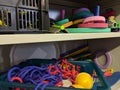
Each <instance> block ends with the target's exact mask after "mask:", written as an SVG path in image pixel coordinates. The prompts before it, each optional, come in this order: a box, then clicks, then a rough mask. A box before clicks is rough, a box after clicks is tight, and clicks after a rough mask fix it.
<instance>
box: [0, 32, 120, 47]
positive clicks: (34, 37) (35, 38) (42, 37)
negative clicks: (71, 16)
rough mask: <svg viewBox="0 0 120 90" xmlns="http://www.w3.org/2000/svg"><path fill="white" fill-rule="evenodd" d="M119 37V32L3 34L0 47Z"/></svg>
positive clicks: (0, 36)
mask: <svg viewBox="0 0 120 90" xmlns="http://www.w3.org/2000/svg"><path fill="white" fill-rule="evenodd" d="M113 37H120V32H111V33H69V34H68V33H67V34H64V33H63V34H4V35H0V45H5V44H22V43H39V42H53V41H70V40H84V39H98V38H113Z"/></svg>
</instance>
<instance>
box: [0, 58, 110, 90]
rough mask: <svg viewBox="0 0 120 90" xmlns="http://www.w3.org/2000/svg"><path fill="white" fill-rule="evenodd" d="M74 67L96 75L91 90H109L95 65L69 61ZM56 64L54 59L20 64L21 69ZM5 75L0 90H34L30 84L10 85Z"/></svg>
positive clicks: (54, 89)
mask: <svg viewBox="0 0 120 90" xmlns="http://www.w3.org/2000/svg"><path fill="white" fill-rule="evenodd" d="M69 62H70V63H72V64H74V65H79V66H81V71H84V72H87V73H89V74H92V72H93V70H94V71H95V72H96V74H97V75H98V79H97V82H95V83H94V86H93V88H92V90H111V89H110V86H109V84H108V83H107V81H106V79H105V77H104V76H103V73H102V71H101V70H100V69H99V68H98V67H97V65H96V64H95V63H94V62H92V61H88V60H86V61H69ZM47 63H53V64H54V63H56V60H55V59H30V60H27V61H25V62H22V63H20V64H19V65H20V66H21V67H25V66H30V65H35V66H39V65H41V64H47ZM6 78H7V73H4V74H1V75H0V90H15V88H20V90H24V89H23V88H25V90H34V88H35V85H32V84H19V83H15V82H14V83H11V82H8V81H7V80H6ZM39 90H41V89H39ZM45 90H89V89H76V88H66V87H46V88H45Z"/></svg>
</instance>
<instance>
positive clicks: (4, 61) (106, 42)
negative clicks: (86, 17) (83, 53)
mask: <svg viewBox="0 0 120 90" xmlns="http://www.w3.org/2000/svg"><path fill="white" fill-rule="evenodd" d="M98 4H99V5H100V7H101V8H100V10H101V13H102V12H104V11H105V10H106V9H109V8H112V9H114V10H115V12H116V20H117V21H118V22H119V14H120V12H119V7H120V6H119V5H120V1H119V0H116V1H113V0H97V1H96V0H91V1H90V0H84V1H82V0H80V1H78V0H59V1H58V0H57V1H56V0H50V1H49V9H50V10H57V11H59V10H61V9H63V8H64V9H65V10H66V15H65V17H70V16H71V15H72V10H73V9H77V8H81V7H87V8H90V9H91V10H92V11H94V9H93V8H94V7H95V6H96V5H98ZM53 18H55V17H53ZM49 42H53V43H57V44H58V48H59V53H61V52H64V51H67V50H70V49H72V48H75V47H77V46H79V45H80V44H83V43H87V44H88V45H89V47H90V49H91V51H92V52H95V51H96V50H99V49H105V50H106V51H108V52H110V55H111V57H112V63H111V65H110V67H109V68H113V69H114V71H120V66H119V64H120V61H119V58H120V56H119V51H120V32H109V33H59V34H51V33H47V34H46V33H45V34H43V33H41V34H2V35H0V54H1V55H0V70H1V72H2V71H6V70H8V69H9V68H10V66H11V64H10V56H9V55H10V51H11V48H12V46H13V45H28V46H29V45H31V44H38V43H39V44H41V43H46V44H47V43H49ZM102 59H103V60H102ZM100 60H101V61H102V62H103V63H105V58H104V57H102V58H100ZM114 88H116V87H114ZM117 89H118V87H117ZM117 89H116V90H117ZM113 90H115V89H113ZM118 90H119V89H118Z"/></svg>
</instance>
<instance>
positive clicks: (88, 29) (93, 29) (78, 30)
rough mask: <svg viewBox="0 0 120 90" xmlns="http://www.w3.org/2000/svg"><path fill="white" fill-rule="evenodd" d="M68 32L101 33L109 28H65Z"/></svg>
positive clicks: (109, 30)
mask: <svg viewBox="0 0 120 90" xmlns="http://www.w3.org/2000/svg"><path fill="white" fill-rule="evenodd" d="M66 31H67V32H68V33H95V32H96V33H102V32H111V28H66Z"/></svg>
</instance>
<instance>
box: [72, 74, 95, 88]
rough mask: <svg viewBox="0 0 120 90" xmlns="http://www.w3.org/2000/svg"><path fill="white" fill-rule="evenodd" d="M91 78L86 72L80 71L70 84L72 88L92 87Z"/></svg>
mask: <svg viewBox="0 0 120 90" xmlns="http://www.w3.org/2000/svg"><path fill="white" fill-rule="evenodd" d="M93 83H94V82H93V78H92V76H91V75H90V74H88V73H86V72H81V73H79V74H78V75H77V77H76V80H75V84H74V85H72V86H73V87H74V88H85V89H91V88H92V87H93Z"/></svg>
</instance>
